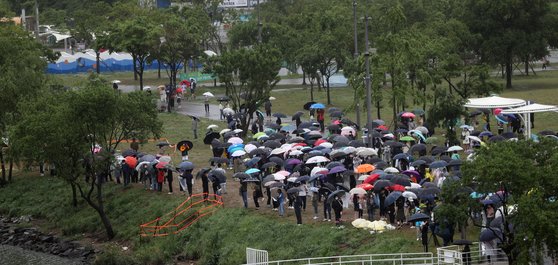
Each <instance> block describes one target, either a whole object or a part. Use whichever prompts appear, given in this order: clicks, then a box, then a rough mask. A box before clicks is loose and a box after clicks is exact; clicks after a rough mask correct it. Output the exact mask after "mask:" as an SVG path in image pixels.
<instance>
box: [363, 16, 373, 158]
mask: <svg viewBox="0 0 558 265" xmlns="http://www.w3.org/2000/svg"><path fill="white" fill-rule="evenodd" d="M368 20H369V17H368V15H366V18H365V24H364V38H365V44H364V47H365V49H366V51H365V52H364V56H365V57H366V79H365V80H366V129H367V132H366V134H367V135H366V140H367V141H368V146H369V147H372V138H371V137H370V136H371V135H372V103H371V100H372V95H371V94H372V92H371V91H370V49H369V47H368V46H369V44H368Z"/></svg>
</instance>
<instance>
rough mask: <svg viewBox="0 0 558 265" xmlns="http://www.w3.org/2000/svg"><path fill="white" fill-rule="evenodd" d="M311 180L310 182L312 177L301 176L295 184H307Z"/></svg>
mask: <svg viewBox="0 0 558 265" xmlns="http://www.w3.org/2000/svg"><path fill="white" fill-rule="evenodd" d="M309 180H310V176H301V177H298V178H297V179H296V180H295V182H299V183H301V182H307V181H309Z"/></svg>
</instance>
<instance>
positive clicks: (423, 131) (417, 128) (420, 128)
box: [415, 126, 428, 135]
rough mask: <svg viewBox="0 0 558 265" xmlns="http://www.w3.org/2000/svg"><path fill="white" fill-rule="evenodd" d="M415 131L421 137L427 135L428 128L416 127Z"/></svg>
mask: <svg viewBox="0 0 558 265" xmlns="http://www.w3.org/2000/svg"><path fill="white" fill-rule="evenodd" d="M415 130H417V131H420V132H421V133H422V134H423V135H427V134H428V128H426V127H424V126H419V127H416V128H415Z"/></svg>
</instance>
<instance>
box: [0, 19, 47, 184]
mask: <svg viewBox="0 0 558 265" xmlns="http://www.w3.org/2000/svg"><path fill="white" fill-rule="evenodd" d="M56 57H57V56H56V54H54V53H53V52H52V51H51V50H48V49H46V48H45V47H44V46H42V45H40V44H39V43H37V42H36V41H35V40H33V38H32V37H30V36H29V34H28V33H27V32H25V31H23V30H22V29H20V28H19V27H16V26H15V25H12V24H0V102H2V104H0V136H1V137H6V136H7V135H6V133H7V131H8V130H9V126H10V125H12V124H14V123H15V122H16V121H17V119H18V116H19V111H18V109H17V106H18V104H19V102H20V101H21V100H22V99H26V98H31V97H34V96H35V91H36V90H38V89H40V88H41V86H43V84H45V82H46V79H47V77H46V76H45V74H44V72H45V71H44V70H45V68H46V65H47V61H48V60H55V59H56ZM0 164H1V169H2V179H3V180H4V181H5V180H6V167H5V157H4V148H0ZM10 164H11V162H10ZM8 178H9V179H11V175H10V176H8Z"/></svg>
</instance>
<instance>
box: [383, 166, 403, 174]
mask: <svg viewBox="0 0 558 265" xmlns="http://www.w3.org/2000/svg"><path fill="white" fill-rule="evenodd" d="M384 172H386V173H391V174H394V173H399V170H398V169H397V168H394V167H388V168H386V169H384Z"/></svg>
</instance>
